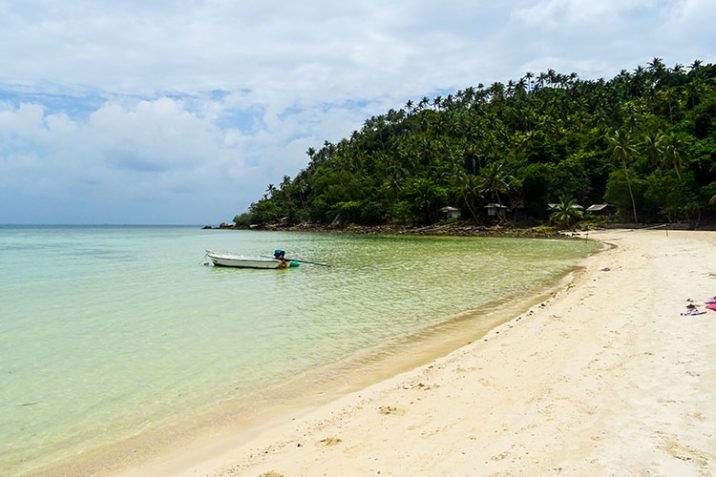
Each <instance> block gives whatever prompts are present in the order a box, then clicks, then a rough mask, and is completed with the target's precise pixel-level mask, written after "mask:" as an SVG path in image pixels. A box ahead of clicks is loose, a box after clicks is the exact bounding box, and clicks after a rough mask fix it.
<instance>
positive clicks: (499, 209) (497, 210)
mask: <svg viewBox="0 0 716 477" xmlns="http://www.w3.org/2000/svg"><path fill="white" fill-rule="evenodd" d="M485 208H486V209H487V215H489V216H490V217H495V216H497V215H504V213H505V212H507V206H506V205H502V204H495V203H491V204H487V205H486V206H485Z"/></svg>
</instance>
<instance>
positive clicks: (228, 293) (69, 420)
mask: <svg viewBox="0 0 716 477" xmlns="http://www.w3.org/2000/svg"><path fill="white" fill-rule="evenodd" d="M277 247H280V248H283V249H285V250H287V251H288V254H287V256H290V257H296V258H302V259H305V260H314V261H320V262H328V263H331V264H332V265H333V266H332V267H320V266H311V265H301V266H300V267H299V268H297V269H288V270H240V269H226V268H214V267H209V266H203V261H204V250H205V249H211V250H217V251H229V252H235V253H240V254H245V255H270V254H271V252H272V251H273V249H274V248H277ZM594 247H595V246H594V244H592V243H590V242H586V241H568V240H523V239H502V238H501V239H485V238H449V237H386V236H348V235H333V234H311V233H279V232H248V231H216V230H212V231H203V230H198V229H195V228H187V227H10V226H4V227H0V443H1V444H2V445H0V469H4V471H3V472H4V473H6V474H4V475H14V474H18V473H20V472H22V471H25V470H28V469H31V468H34V467H37V466H40V465H44V464H47V463H49V462H52V461H54V460H57V459H60V458H63V457H66V456H68V455H72V454H76V453H77V452H79V451H81V450H84V449H88V448H92V447H94V446H97V445H99V444H103V443H108V442H113V441H116V440H119V439H121V438H123V437H127V436H130V435H133V434H136V433H138V432H140V431H141V430H143V429H147V428H149V427H151V426H156V425H157V423H166V422H170V421H172V420H173V419H179V418H181V417H182V416H184V415H186V414H188V413H190V412H192V410H195V409H196V408H198V407H206V406H210V405H212V404H213V403H218V402H220V401H222V400H224V399H227V398H232V397H237V396H241V395H242V393H243V394H247V393H250V392H253V391H256V390H258V389H261V388H263V387H266V386H269V385H272V384H276V383H279V382H281V381H282V380H283V379H286V378H288V377H289V376H292V375H295V374H296V373H299V372H302V371H306V370H309V369H312V368H316V367H317V366H320V365H322V364H326V363H330V362H334V361H336V360H338V359H342V358H345V357H346V356H349V355H351V354H352V353H355V352H357V351H360V350H365V349H367V348H370V347H373V346H376V345H378V344H380V343H382V342H385V341H387V340H390V339H392V338H395V337H397V336H402V335H405V334H409V333H414V332H417V331H419V330H421V329H423V328H426V327H428V326H431V325H435V324H437V323H440V322H443V321H445V320H447V319H450V318H451V317H452V316H455V315H456V314H458V313H460V312H462V311H465V310H473V309H479V308H480V307H481V306H484V305H485V304H487V303H489V302H493V301H494V300H499V299H500V298H503V297H506V296H510V295H514V294H515V293H519V292H520V291H528V290H530V289H534V287H535V286H536V285H538V284H539V283H540V282H544V281H546V280H550V279H553V278H555V277H556V276H558V275H559V274H561V273H564V272H565V271H566V270H567V269H568V268H569V267H570V266H571V265H573V264H574V262H575V260H576V259H577V258H579V257H582V256H585V255H586V254H588V253H590V252H592V251H593V250H594Z"/></svg>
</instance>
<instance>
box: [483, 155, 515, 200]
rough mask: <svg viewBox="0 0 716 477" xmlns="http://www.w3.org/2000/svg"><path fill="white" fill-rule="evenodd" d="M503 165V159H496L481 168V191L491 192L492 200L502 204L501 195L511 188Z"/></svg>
mask: <svg viewBox="0 0 716 477" xmlns="http://www.w3.org/2000/svg"><path fill="white" fill-rule="evenodd" d="M503 166H504V163H503V162H502V161H495V162H491V163H489V164H488V165H487V166H485V167H483V168H482V169H480V193H482V194H483V195H487V194H489V195H490V197H491V198H492V201H493V202H495V203H497V204H500V205H501V204H502V202H500V195H503V194H506V193H507V192H509V190H510V184H509V182H508V180H509V177H508V175H507V174H506V173H505V171H503V170H502V167H503Z"/></svg>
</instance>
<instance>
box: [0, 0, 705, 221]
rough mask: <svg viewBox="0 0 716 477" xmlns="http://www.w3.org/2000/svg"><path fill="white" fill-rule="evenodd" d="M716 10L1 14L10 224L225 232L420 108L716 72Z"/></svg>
mask: <svg viewBox="0 0 716 477" xmlns="http://www.w3.org/2000/svg"><path fill="white" fill-rule="evenodd" d="M714 18H716V1H714V0H502V1H495V0H489V1H487V0H442V1H440V2H437V1H427V0H411V1H407V0H394V1H391V2H385V1H374V0H364V1H354V2H338V1H335V0H304V1H302V2H299V1H286V0H274V1H258V0H233V1H231V0H151V1H146V0H112V1H110V0H92V1H90V0H73V1H67V0H22V1H21V0H0V224H2V223H5V224H8V223H10V224H12V223H15V224H24V223H72V224H80V223H88V224H97V223H108V224H129V223H136V224H147V223H150V224H151V223H156V224H216V223H219V222H221V221H223V220H227V221H229V220H231V219H232V218H233V216H234V215H236V214H237V213H240V212H243V211H245V210H246V209H247V207H248V206H249V204H250V203H251V202H252V201H255V200H256V199H258V198H259V197H261V195H262V193H263V192H264V190H265V189H266V185H267V184H268V183H278V182H280V181H281V178H282V177H283V176H284V175H289V176H291V177H293V176H295V174H296V173H297V172H298V171H299V170H300V169H302V168H304V167H305V166H306V165H307V162H308V156H307V155H306V150H307V149H308V148H309V147H315V148H320V147H321V146H322V144H323V143H324V141H326V140H328V141H332V142H334V141H338V140H340V139H341V138H343V137H347V136H349V135H350V133H351V132H352V131H353V130H355V129H358V128H360V126H361V124H362V123H363V121H364V120H365V119H366V118H367V117H370V116H371V115H374V114H380V113H383V112H385V111H387V110H388V109H390V108H399V107H401V106H402V105H403V104H405V102H406V101H407V100H408V99H413V100H415V99H420V98H422V97H423V96H428V97H433V96H434V95H437V94H446V93H448V92H453V91H455V90H458V89H464V88H465V87H467V86H471V85H477V84H478V83H485V84H489V83H492V82H495V81H508V80H510V79H518V78H519V77H521V76H522V75H523V74H524V73H525V72H527V71H531V72H534V73H539V72H542V71H546V70H547V69H549V68H552V69H555V70H556V71H558V72H560V73H571V72H576V73H578V74H579V76H580V77H581V78H584V79H592V78H600V77H604V78H609V77H611V76H613V75H614V74H616V73H618V72H619V71H620V70H621V69H628V70H633V69H634V68H636V67H637V66H638V65H645V64H646V63H647V62H648V61H650V60H651V59H653V58H654V57H659V58H662V59H663V60H664V62H665V63H666V64H667V65H668V66H673V65H675V64H676V63H680V64H684V65H688V64H690V63H691V62H692V61H693V60H695V59H701V60H703V61H705V62H709V63H711V62H714V61H716V58H715V55H716V51H715V48H714V45H716V28H714V27H713V23H712V22H713V20H714Z"/></svg>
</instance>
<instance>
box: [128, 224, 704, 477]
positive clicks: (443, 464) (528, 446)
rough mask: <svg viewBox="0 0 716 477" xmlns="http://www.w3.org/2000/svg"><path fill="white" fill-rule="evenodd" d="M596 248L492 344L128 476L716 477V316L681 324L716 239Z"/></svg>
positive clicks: (654, 239) (697, 294)
mask: <svg viewBox="0 0 716 477" xmlns="http://www.w3.org/2000/svg"><path fill="white" fill-rule="evenodd" d="M592 237H593V238H597V239H599V240H603V241H605V242H609V243H612V244H614V245H616V247H615V248H613V249H611V250H609V251H607V252H604V253H601V254H598V255H595V256H592V257H590V258H589V259H587V260H586V261H585V262H584V266H585V271H584V272H583V273H579V274H577V275H576V277H575V278H574V281H573V282H572V284H570V285H569V286H568V287H567V288H566V289H564V290H562V291H560V292H559V293H557V294H556V295H555V296H554V297H552V298H550V299H549V300H548V301H546V302H545V303H542V304H540V305H536V306H533V307H532V308H531V309H530V310H529V311H527V312H525V313H523V314H522V315H520V316H519V317H516V318H515V319H514V320H512V321H511V322H509V323H506V324H504V325H502V326H500V327H498V328H496V329H494V330H492V331H491V332H490V333H489V334H488V335H486V336H485V337H484V338H483V339H481V340H479V341H476V342H473V343H471V344H469V345H467V346H464V347H462V348H460V349H458V350H457V351H454V352H453V353H451V354H449V355H447V356H445V357H443V358H440V359H437V360H434V361H433V362H431V363H429V364H427V365H424V366H421V367H419V368H417V369H414V370H412V371H409V372H405V373H403V374H400V375H398V376H395V377H393V378H391V379H388V380H386V381H383V382H380V383H378V384H376V385H372V386H370V387H368V388H366V389H363V390H361V391H359V392H355V393H350V394H348V395H345V396H343V397H340V398H338V399H336V400H335V401H333V402H330V403H328V404H325V405H322V406H320V407H318V408H317V409H314V410H312V411H310V412H309V413H304V414H302V415H297V416H293V417H291V416H290V415H289V416H284V417H283V418H280V419H278V420H277V421H276V422H275V423H274V424H273V425H271V426H268V427H267V428H265V429H264V430H263V431H261V432H260V433H259V434H258V435H253V436H252V437H251V438H250V439H248V440H246V439H242V440H236V441H235V442H233V441H232V439H226V437H225V436H216V439H217V440H219V439H221V440H222V441H221V442H212V439H211V437H209V438H208V439H206V438H205V439H204V440H203V441H201V442H197V443H196V445H192V446H190V447H189V448H186V449H179V450H177V451H175V452H172V453H171V454H168V455H165V456H162V457H161V458H159V459H156V460H154V461H150V462H147V463H145V464H143V465H142V466H140V467H135V468H132V469H128V470H125V471H124V472H122V473H121V474H120V475H127V476H169V475H171V476H226V477H228V476H252V477H259V476H264V477H268V476H271V477H278V476H285V477H294V476H324V475H326V476H369V475H370V476H375V475H381V476H386V475H388V476H431V477H433V476H548V475H549V476H551V475H568V476H602V475H604V476H606V475H614V476H625V475H635V476H708V475H716V312H709V313H707V314H705V315H701V316H694V317H685V316H680V313H681V312H683V311H685V309H686V308H685V307H686V304H687V301H686V300H687V299H689V298H691V299H693V300H695V301H696V302H697V304H701V303H702V302H703V300H704V299H705V298H706V297H709V296H713V295H716V233H714V232H673V231H670V232H668V234H667V233H666V232H665V231H663V230H661V231H639V232H629V231H609V232H600V233H593V234H590V238H592ZM701 308H702V309H703V307H701Z"/></svg>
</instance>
